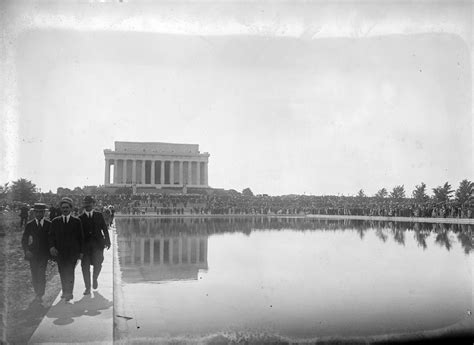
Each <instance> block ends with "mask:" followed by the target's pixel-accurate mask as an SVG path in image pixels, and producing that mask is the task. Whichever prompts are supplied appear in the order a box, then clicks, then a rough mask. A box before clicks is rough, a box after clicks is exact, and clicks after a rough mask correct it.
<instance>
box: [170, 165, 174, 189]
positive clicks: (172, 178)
mask: <svg viewBox="0 0 474 345" xmlns="http://www.w3.org/2000/svg"><path fill="white" fill-rule="evenodd" d="M170 184H171V185H174V161H170Z"/></svg>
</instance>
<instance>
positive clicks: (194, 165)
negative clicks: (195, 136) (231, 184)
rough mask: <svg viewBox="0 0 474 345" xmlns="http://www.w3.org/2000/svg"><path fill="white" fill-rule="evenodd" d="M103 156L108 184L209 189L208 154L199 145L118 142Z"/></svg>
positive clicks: (142, 187)
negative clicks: (202, 151)
mask: <svg viewBox="0 0 474 345" xmlns="http://www.w3.org/2000/svg"><path fill="white" fill-rule="evenodd" d="M104 155H105V182H104V184H105V186H106V187H124V186H136V187H137V188H140V189H151V188H155V189H156V188H158V189H160V188H166V187H184V186H187V187H193V188H208V177H207V172H208V162H209V153H207V152H204V153H200V152H199V145H195V144H171V143H141V142H124V141H116V142H115V150H110V149H105V150H104ZM112 166H113V173H112V174H111V167H112ZM111 178H113V179H112V180H111Z"/></svg>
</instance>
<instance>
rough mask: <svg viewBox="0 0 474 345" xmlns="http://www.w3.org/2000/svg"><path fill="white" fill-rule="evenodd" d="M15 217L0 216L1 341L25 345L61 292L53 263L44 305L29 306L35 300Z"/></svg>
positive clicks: (18, 222) (19, 229)
mask: <svg viewBox="0 0 474 345" xmlns="http://www.w3.org/2000/svg"><path fill="white" fill-rule="evenodd" d="M22 234H23V228H20V218H19V217H18V215H16V214H13V213H9V214H2V215H0V242H1V243H0V250H1V253H2V254H1V257H0V263H1V266H2V267H1V269H2V278H3V279H2V280H1V281H0V284H1V285H0V291H1V292H2V299H1V301H0V308H1V310H2V313H1V314H2V324H1V325H2V326H3V329H2V341H3V342H6V343H8V344H25V343H27V342H28V340H29V338H30V337H31V335H32V334H33V332H34V331H35V329H36V327H37V326H38V325H39V323H40V322H41V320H42V318H43V316H44V315H45V314H46V312H47V311H48V309H49V307H50V306H51V305H52V303H53V301H54V299H55V298H56V296H57V295H58V293H59V291H60V290H61V284H60V280H59V275H58V273H57V267H56V264H55V263H52V262H50V263H49V264H48V268H47V271H46V273H47V276H46V281H47V282H46V292H45V296H44V299H43V303H42V305H41V304H37V303H32V301H33V298H34V296H35V294H34V291H33V286H32V285H31V272H30V267H29V263H28V261H26V260H24V254H23V250H22V248H21V236H22Z"/></svg>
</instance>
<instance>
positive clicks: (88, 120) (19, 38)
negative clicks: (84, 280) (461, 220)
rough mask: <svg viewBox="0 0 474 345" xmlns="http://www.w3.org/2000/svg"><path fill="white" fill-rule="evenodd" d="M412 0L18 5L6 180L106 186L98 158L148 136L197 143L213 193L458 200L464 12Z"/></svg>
mask: <svg viewBox="0 0 474 345" xmlns="http://www.w3.org/2000/svg"><path fill="white" fill-rule="evenodd" d="M420 4H422V3H420ZM420 4H418V3H412V5H406V4H405V5H396V4H394V3H393V2H392V3H391V4H390V5H388V3H387V5H375V3H374V4H371V3H365V4H364V5H363V6H362V5H355V4H351V3H345V4H342V5H341V4H340V5H338V6H334V5H327V4H323V3H314V4H313V5H311V4H309V5H308V3H306V4H305V3H280V4H278V5H273V6H270V5H262V4H259V3H248V2H247V3H245V4H244V3H226V4H225V5H216V3H207V4H200V3H193V4H189V3H188V4H184V3H182V4H181V5H179V6H175V7H172V6H171V5H166V6H165V5H160V7H156V6H151V5H144V4H143V3H140V2H131V3H129V4H116V3H111V4H106V6H108V7H105V8H104V7H103V6H104V5H102V4H99V5H98V4H92V5H91V4H75V3H73V2H70V3H69V2H68V3H66V4H62V5H61V6H59V5H58V4H56V5H55V4H51V3H50V2H42V1H40V2H38V3H36V4H35V5H30V4H27V5H15V4H13V3H10V5H9V6H5V8H4V11H3V14H4V15H5V14H8V18H9V19H8V21H7V22H4V23H5V24H3V25H4V27H5V28H6V29H7V30H6V32H7V36H6V37H7V38H8V40H7V44H6V49H5V50H4V52H3V54H2V62H3V65H2V66H3V71H4V77H3V78H2V79H3V80H2V83H3V84H6V90H7V92H6V93H5V94H4V96H3V98H2V105H3V106H4V109H6V111H5V114H4V115H3V116H4V118H3V120H2V123H3V124H6V126H5V130H3V143H4V145H3V149H1V150H2V151H1V158H2V161H3V162H4V164H3V166H4V168H3V169H2V171H1V175H0V182H7V181H8V180H11V179H17V178H19V177H25V178H28V179H31V180H32V181H33V182H34V183H36V184H37V185H38V187H40V188H41V189H42V190H43V191H47V190H49V189H51V190H53V191H55V190H56V188H57V187H59V186H64V187H70V188H71V187H75V186H84V185H98V184H103V182H104V155H103V150H104V149H105V148H111V149H113V146H114V141H148V142H149V141H156V142H172V143H193V144H199V146H200V150H201V152H209V153H210V158H209V184H210V185H211V186H212V187H218V188H226V189H229V188H233V189H237V190H242V189H243V188H245V187H250V188H251V189H252V190H253V191H254V192H256V193H268V194H273V195H278V194H291V193H298V194H300V193H301V194H302V193H306V194H338V193H341V194H342V193H343V194H356V193H357V191H358V190H359V189H361V188H362V189H364V190H365V191H366V193H367V194H373V193H375V192H376V191H377V190H378V189H380V188H381V187H386V188H387V189H391V188H392V187H393V186H395V185H398V184H404V185H405V187H406V189H407V191H408V192H411V190H412V189H413V187H414V185H415V184H419V183H420V182H421V181H424V182H425V183H427V185H428V187H429V188H430V189H431V188H433V187H436V186H437V185H440V184H442V183H444V182H445V181H450V182H451V183H452V184H453V186H455V187H457V185H458V183H459V181H460V180H461V179H463V178H471V179H472V176H473V170H472V163H473V162H472V111H471V95H472V90H471V56H470V54H471V44H470V39H471V36H470V33H471V31H470V30H471V22H470V20H471V8H470V5H469V3H468V2H464V3H456V2H445V3H443V4H442V5H439V4H438V5H426V3H424V4H425V5H420ZM4 18H5V17H4Z"/></svg>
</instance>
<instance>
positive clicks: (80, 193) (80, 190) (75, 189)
mask: <svg viewBox="0 0 474 345" xmlns="http://www.w3.org/2000/svg"><path fill="white" fill-rule="evenodd" d="M72 192H73V194H74V195H82V194H83V193H82V188H81V187H76V188H74V190H73V191H72Z"/></svg>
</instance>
